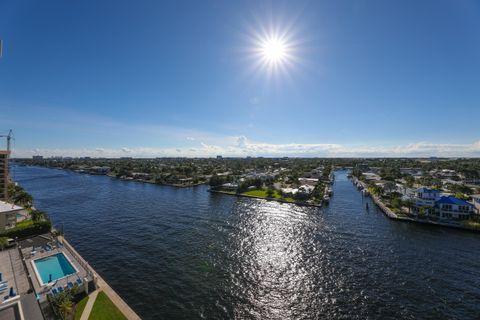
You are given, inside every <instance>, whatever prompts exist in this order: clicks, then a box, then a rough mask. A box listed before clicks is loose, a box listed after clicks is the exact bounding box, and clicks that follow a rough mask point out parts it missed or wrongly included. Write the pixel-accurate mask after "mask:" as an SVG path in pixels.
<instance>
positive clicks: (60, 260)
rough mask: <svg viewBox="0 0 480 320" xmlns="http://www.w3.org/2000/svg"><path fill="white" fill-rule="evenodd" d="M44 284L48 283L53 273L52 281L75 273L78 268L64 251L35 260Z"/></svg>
mask: <svg viewBox="0 0 480 320" xmlns="http://www.w3.org/2000/svg"><path fill="white" fill-rule="evenodd" d="M34 264H35V267H36V269H37V272H38V275H40V278H41V282H42V285H43V284H47V283H48V280H49V279H50V275H52V281H55V280H57V279H61V278H64V277H66V276H68V275H71V274H74V273H76V272H77V270H76V269H75V268H74V267H73V265H72V264H71V263H70V261H68V259H67V257H66V256H65V255H64V254H63V253H57V254H54V255H51V256H48V257H45V258H41V259H38V260H35V261H34Z"/></svg>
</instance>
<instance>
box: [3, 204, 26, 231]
mask: <svg viewBox="0 0 480 320" xmlns="http://www.w3.org/2000/svg"><path fill="white" fill-rule="evenodd" d="M21 210H23V208H22V207H19V206H16V205H14V204H12V203H8V202H5V201H0V232H1V231H5V230H8V229H11V228H15V226H16V224H17V213H19V212H20V211H21Z"/></svg>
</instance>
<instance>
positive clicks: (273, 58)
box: [261, 38, 287, 63]
mask: <svg viewBox="0 0 480 320" xmlns="http://www.w3.org/2000/svg"><path fill="white" fill-rule="evenodd" d="M261 51H262V54H263V58H264V59H265V60H266V61H267V62H270V63H281V62H282V61H283V60H284V59H286V57H287V46H286V44H285V41H283V40H282V39H276V38H272V39H267V40H265V41H264V43H263V44H262V46H261Z"/></svg>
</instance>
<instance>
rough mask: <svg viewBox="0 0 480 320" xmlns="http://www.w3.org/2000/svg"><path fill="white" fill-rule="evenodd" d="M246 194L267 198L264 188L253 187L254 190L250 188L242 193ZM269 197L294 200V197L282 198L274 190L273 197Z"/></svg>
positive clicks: (278, 192)
mask: <svg viewBox="0 0 480 320" xmlns="http://www.w3.org/2000/svg"><path fill="white" fill-rule="evenodd" d="M242 194H244V195H247V196H253V197H259V198H266V199H267V198H268V196H267V190H265V189H255V190H250V191H247V192H244V193H242ZM271 199H282V200H285V201H288V202H295V199H293V198H282V195H281V194H280V191H278V190H275V193H274V194H273V197H271Z"/></svg>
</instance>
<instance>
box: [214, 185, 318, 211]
mask: <svg viewBox="0 0 480 320" xmlns="http://www.w3.org/2000/svg"><path fill="white" fill-rule="evenodd" d="M208 192H211V193H219V194H226V195H229V196H236V197H243V198H253V199H263V200H267V201H276V202H280V203H290V204H295V205H298V206H303V207H314V208H321V207H322V204H313V203H307V202H292V201H287V200H282V199H278V198H264V197H258V196H252V195H248V194H241V193H236V192H229V191H222V190H212V189H208Z"/></svg>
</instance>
